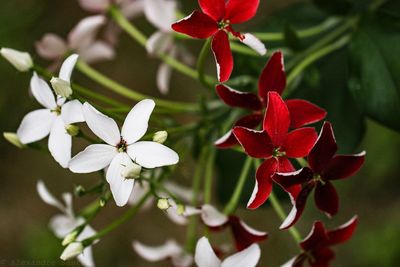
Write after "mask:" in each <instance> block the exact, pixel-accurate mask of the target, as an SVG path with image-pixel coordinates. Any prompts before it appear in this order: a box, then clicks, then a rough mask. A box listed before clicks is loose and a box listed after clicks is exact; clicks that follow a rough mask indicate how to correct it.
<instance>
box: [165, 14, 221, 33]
mask: <svg viewBox="0 0 400 267" xmlns="http://www.w3.org/2000/svg"><path fill="white" fill-rule="evenodd" d="M171 27H172V29H174V31H177V32H180V33H184V34H187V35H189V36H191V37H194V38H208V37H210V36H211V35H213V34H214V33H216V32H217V31H218V25H217V22H216V21H214V20H213V19H212V18H210V17H209V16H207V15H206V14H204V13H201V12H199V11H194V12H193V13H192V14H190V15H189V16H187V17H185V18H183V19H181V20H179V21H177V22H175V23H174V24H172V26H171Z"/></svg>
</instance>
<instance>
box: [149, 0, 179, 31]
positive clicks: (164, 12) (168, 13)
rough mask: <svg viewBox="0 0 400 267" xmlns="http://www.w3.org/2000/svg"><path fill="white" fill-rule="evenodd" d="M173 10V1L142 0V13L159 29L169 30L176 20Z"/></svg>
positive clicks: (174, 5)
mask: <svg viewBox="0 0 400 267" xmlns="http://www.w3.org/2000/svg"><path fill="white" fill-rule="evenodd" d="M175 12H176V2H175V1H169V0H152V1H144V14H145V16H146V18H147V20H148V21H149V22H150V23H152V24H153V25H154V26H155V27H157V28H158V29H160V30H163V31H171V24H172V23H174V22H175V21H176V15H175Z"/></svg>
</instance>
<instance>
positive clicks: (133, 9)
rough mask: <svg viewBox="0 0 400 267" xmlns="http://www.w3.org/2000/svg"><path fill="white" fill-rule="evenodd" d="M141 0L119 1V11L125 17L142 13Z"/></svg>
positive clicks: (130, 17) (142, 0) (142, 4)
mask: <svg viewBox="0 0 400 267" xmlns="http://www.w3.org/2000/svg"><path fill="white" fill-rule="evenodd" d="M146 1H147V0H146ZM143 2H144V0H134V1H123V2H122V3H121V12H122V13H123V14H124V16H125V17H126V18H128V19H133V18H134V17H136V16H138V15H140V14H142V13H143V9H144V7H143V6H144V3H143Z"/></svg>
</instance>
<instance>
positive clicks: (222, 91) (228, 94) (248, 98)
mask: <svg viewBox="0 0 400 267" xmlns="http://www.w3.org/2000/svg"><path fill="white" fill-rule="evenodd" d="M215 89H216V91H217V94H218V96H219V97H220V98H221V100H222V101H224V102H225V104H227V105H228V106H231V107H238V108H246V109H251V110H256V111H257V110H261V109H262V103H261V101H260V99H259V98H258V96H257V95H256V94H254V93H247V92H240V91H237V90H234V89H232V88H230V87H229V86H226V85H223V84H219V85H217V86H216V87H215Z"/></svg>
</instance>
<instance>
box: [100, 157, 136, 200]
mask: <svg viewBox="0 0 400 267" xmlns="http://www.w3.org/2000/svg"><path fill="white" fill-rule="evenodd" d="M130 161H131V159H130V158H129V156H128V154H126V153H118V154H117V155H116V156H115V157H114V158H113V160H112V161H111V163H110V166H109V167H108V170H107V173H106V178H107V182H108V183H109V184H110V188H111V193H112V195H113V197H114V200H115V203H116V204H117V206H120V207H122V206H124V205H125V204H126V203H128V200H129V196H130V195H131V193H132V189H133V185H134V183H135V180H134V179H125V177H123V176H122V172H123V170H124V168H125V167H126V166H127V165H128V163H129V162H130Z"/></svg>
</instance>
